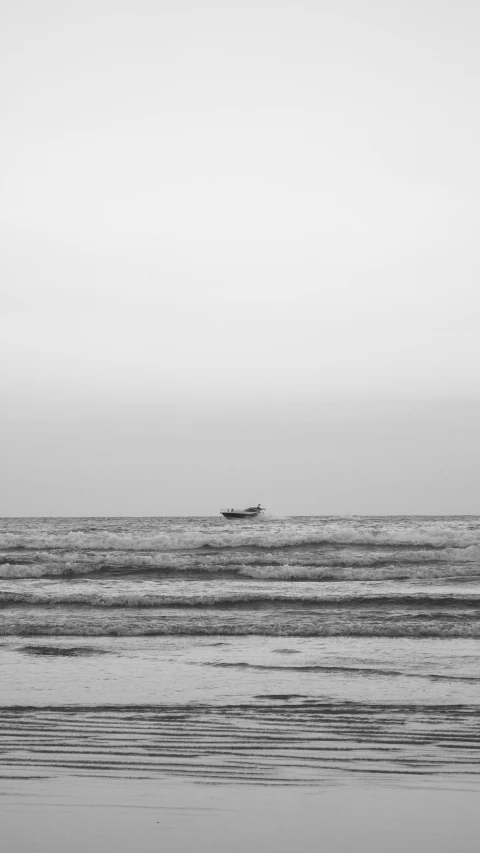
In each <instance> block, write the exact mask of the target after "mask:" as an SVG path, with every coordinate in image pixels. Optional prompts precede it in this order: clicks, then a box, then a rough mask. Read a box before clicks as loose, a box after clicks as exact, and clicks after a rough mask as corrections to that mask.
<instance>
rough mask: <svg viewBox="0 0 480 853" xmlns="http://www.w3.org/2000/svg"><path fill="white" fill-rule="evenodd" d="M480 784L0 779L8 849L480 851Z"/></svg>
mask: <svg viewBox="0 0 480 853" xmlns="http://www.w3.org/2000/svg"><path fill="white" fill-rule="evenodd" d="M478 795H479V790H478V788H476V789H474V788H469V787H468V786H465V785H459V786H458V787H452V786H448V788H444V787H438V788H426V787H423V786H422V785H421V784H412V785H409V786H408V787H398V786H397V785H396V784H390V785H387V786H385V785H384V784H382V786H375V785H370V784H367V785H359V784H346V785H339V786H334V787H332V786H326V787H320V788H319V787H315V788H309V787H308V786H305V787H303V786H302V787H300V788H296V787H284V786H281V787H257V786H255V787H253V786H249V785H247V786H245V785H241V786H240V785H205V784H191V783H188V782H181V783H179V782H178V781H172V780H169V779H156V780H132V779H128V780H119V779H114V780H112V779H79V778H69V779H64V778H62V779H56V780H51V779H48V780H45V779H34V778H33V779H24V780H17V781H15V782H12V781H10V780H9V781H8V782H7V781H6V780H5V779H2V780H1V782H0V796H1V819H2V838H3V841H2V846H3V849H4V850H5V851H8V853H30V851H35V853H65V851H68V853H85V851H89V853H130V851H132V850H135V851H137V853H154V851H165V853H190V851H193V850H195V851H198V853H224V851H232V853H243V851H252V853H261V851H265V853H274V852H275V853H293V851H297V850H298V851H302V853H318V851H319V850H321V851H324V853H351V851H352V853H353V851H355V853H384V852H385V851H386V850H388V851H391V853H407V851H408V853H453V851H455V853H473V851H475V850H477V849H478V838H479V837H480V811H479V809H478Z"/></svg>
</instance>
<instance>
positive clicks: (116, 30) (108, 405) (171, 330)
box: [0, 0, 480, 515]
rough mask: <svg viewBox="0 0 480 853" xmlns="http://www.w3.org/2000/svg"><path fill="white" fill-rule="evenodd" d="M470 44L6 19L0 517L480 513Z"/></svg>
mask: <svg viewBox="0 0 480 853" xmlns="http://www.w3.org/2000/svg"><path fill="white" fill-rule="evenodd" d="M479 26H480V7H479V6H478V4H474V3H471V2H465V0H456V2H453V0H435V2H433V0H430V2H427V0H415V2H414V0H406V2H403V3H401V4H400V3H394V2H389V0H383V2H379V0H357V2H354V0H335V2H333V0H332V1H331V2H321V0H316V2H285V0H284V2H275V3H273V2H262V0H260V1H259V2H255V3H249V2H241V3H240V2H238V0H236V2H229V0H225V2H221V3H219V2H217V3H204V2H202V0H198V2H193V0H176V2H155V3H154V2H146V0H136V2H135V3H134V2H132V0H128V2H122V0H116V2H113V0H95V2H89V0H86V2H84V3H82V4H68V3H65V2H57V0H43V2H42V3H37V2H33V0H15V2H12V0H6V2H4V3H3V4H2V7H1V11H0V89H1V92H0V94H1V101H0V104H1V105H0V363H1V365H2V369H1V370H0V439H1V451H0V452H1V467H2V470H3V475H2V481H3V486H2V488H1V489H0V515H97V514H98V515H169V514H172V515H188V514H200V515H201V514H215V513H217V512H218V510H219V508H220V506H223V505H229V506H230V505H232V506H233V505H240V506H241V505H243V504H250V503H253V502H254V503H257V502H258V501H262V502H263V503H264V505H267V508H269V509H270V510H271V511H272V513H273V514H279V515H282V514H317V513H319V514H336V513H364V514H369V513H372V514H389V513H427V514H428V513H431V514H436V513H440V514H441V513H478V512H480V490H479V487H478V483H479V473H480V454H479V449H478V438H477V436H478V434H479V428H480V381H479V368H480V336H479V334H478V318H479V310H480V287H479V272H480V257H479V252H478V233H479V225H480V208H479V196H480V193H479V190H480V158H479V156H478V151H479V150H480V113H479V110H478V102H479V95H480V91H479V89H480V86H479V82H480V80H479V78H480V54H479V51H478V31H479Z"/></svg>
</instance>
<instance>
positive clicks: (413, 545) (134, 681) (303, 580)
mask: <svg viewBox="0 0 480 853" xmlns="http://www.w3.org/2000/svg"><path fill="white" fill-rule="evenodd" d="M0 635H1V637H0V684H1V699H0V765H1V766H0V775H1V776H2V778H3V780H14V781H15V783H16V784H20V782H22V780H23V781H25V780H28V779H38V778H42V779H52V780H58V779H60V780H62V779H66V778H67V777H68V778H72V777H75V778H78V777H82V778H83V777H87V778H90V779H92V780H93V779H96V780H98V779H102V778H106V779H110V780H112V779H116V780H122V779H136V780H152V779H154V780H164V781H165V780H167V781H168V780H170V781H171V782H172V783H173V782H174V781H175V780H177V781H178V780H184V781H188V782H194V783H198V782H202V783H205V784H208V785H218V784H220V783H221V784H226V785H247V786H266V785H267V786H280V787H282V786H287V787H288V786H290V787H294V786H313V787H315V786H325V785H328V786H338V785H343V784H347V783H349V782H351V780H352V779H354V780H355V784H357V785H358V784H360V785H362V784H369V783H370V782H371V780H372V779H374V780H375V781H376V783H378V780H381V782H382V785H387V786H388V785H392V784H395V785H396V786H398V785H402V786H406V787H408V786H412V785H418V784H419V782H421V784H422V785H424V786H427V787H429V788H435V787H436V786H437V787H438V786H440V787H442V788H443V789H445V786H446V787H447V788H449V789H451V790H454V789H455V788H458V786H459V785H460V786H465V787H466V788H468V789H469V790H472V789H475V790H478V788H480V785H479V780H480V763H479V757H480V752H479V749H480V655H479V650H480V646H479V643H480V518H479V517H472V516H468V517H441V518H440V517H438V518H437V517H385V518H379V517H374V518H367V517H341V518H336V517H335V518H333V517H302V518H300V517H287V518H275V517H271V516H270V517H269V516H265V517H261V518H257V519H254V520H240V521H226V520H225V519H223V518H222V517H221V516H219V517H217V518H31V519H28V518H11V519H3V520H0Z"/></svg>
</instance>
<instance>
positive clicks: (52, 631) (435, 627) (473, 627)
mask: <svg viewBox="0 0 480 853" xmlns="http://www.w3.org/2000/svg"><path fill="white" fill-rule="evenodd" d="M0 635H1V636H5V637H6V636H10V637H14V636H15V637H181V636H189V637H196V636H198V637H205V636H209V637H234V636H237V637H249V636H257V637H291V636H292V635H294V636H295V637H372V638H380V637H388V638H390V639H400V638H410V639H427V638H432V639H480V624H479V623H478V622H476V623H468V624H462V623H458V624H455V625H452V624H441V623H429V624H424V625H399V624H395V621H394V620H392V621H391V622H386V623H382V624H381V625H379V624H376V625H372V624H365V625H352V626H350V627H349V626H338V625H315V626H304V627H302V626H296V627H295V630H292V628H291V626H288V625H283V626H282V625H279V624H275V625H263V626H261V627H259V626H258V625H238V624H232V625H226V624H224V625H222V626H217V627H215V629H214V630H212V628H211V626H208V625H204V626H202V625H186V624H183V625H175V624H168V625H166V624H165V625H155V626H153V627H152V626H148V625H144V626H141V625H134V626H133V625H132V626H119V625H114V624H111V625H96V624H90V625H83V626H81V628H79V627H76V626H75V625H72V624H62V625H52V624H28V625H22V626H19V625H17V624H14V625H8V624H5V625H0Z"/></svg>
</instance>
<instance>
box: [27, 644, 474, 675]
mask: <svg viewBox="0 0 480 853" xmlns="http://www.w3.org/2000/svg"><path fill="white" fill-rule="evenodd" d="M33 648H35V647H33ZM202 666H213V667H216V668H221V669H223V668H228V669H256V670H268V671H270V670H272V671H275V670H282V671H287V672H300V673H301V672H327V673H330V672H347V673H350V674H352V675H361V676H362V678H363V677H364V676H372V677H378V676H384V675H385V676H398V677H399V678H421V679H426V680H428V681H430V680H433V681H465V682H467V683H470V682H472V683H476V682H477V681H480V676H479V677H477V676H471V675H445V674H443V673H433V672H426V673H421V672H403V671H402V670H397V669H384V668H380V667H372V666H334V665H332V666H322V665H319V664H311V665H309V664H304V665H302V666H288V665H283V666H282V665H280V664H261V663H247V662H246V661H240V662H239V663H235V662H230V661H218V662H217V661H213V662H206V663H204V664H202Z"/></svg>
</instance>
